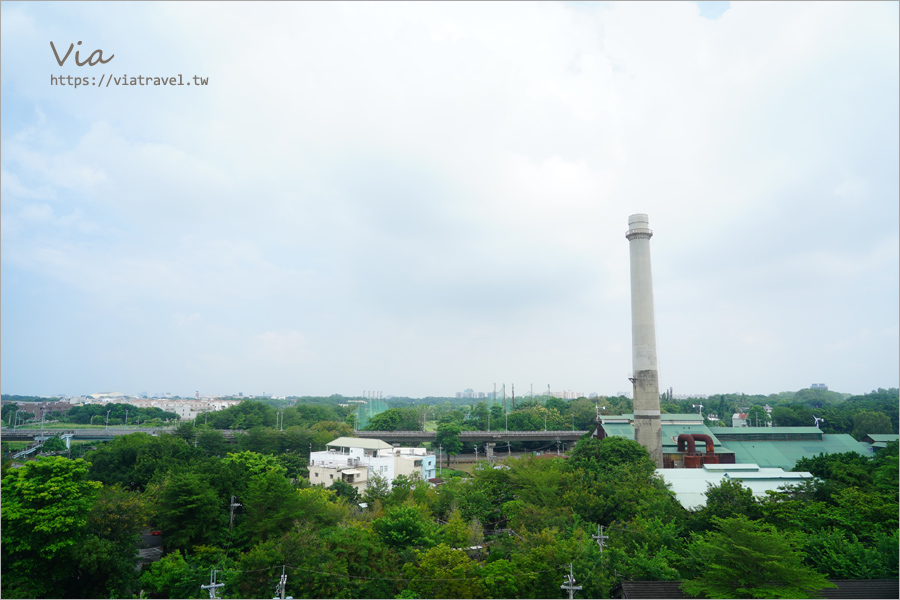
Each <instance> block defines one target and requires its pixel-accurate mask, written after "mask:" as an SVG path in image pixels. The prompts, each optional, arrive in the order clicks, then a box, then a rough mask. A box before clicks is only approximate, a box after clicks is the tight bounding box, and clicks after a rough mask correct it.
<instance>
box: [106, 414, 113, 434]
mask: <svg viewBox="0 0 900 600" xmlns="http://www.w3.org/2000/svg"><path fill="white" fill-rule="evenodd" d="M111 412H112V409H109V410H108V411H106V429H107V430H108V429H109V413H111Z"/></svg>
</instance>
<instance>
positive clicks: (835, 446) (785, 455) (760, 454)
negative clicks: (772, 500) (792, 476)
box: [728, 428, 867, 470]
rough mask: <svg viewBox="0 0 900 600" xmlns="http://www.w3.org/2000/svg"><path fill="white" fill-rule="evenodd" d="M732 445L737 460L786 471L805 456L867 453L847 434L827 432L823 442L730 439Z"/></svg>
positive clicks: (729, 445)
mask: <svg viewBox="0 0 900 600" xmlns="http://www.w3.org/2000/svg"><path fill="white" fill-rule="evenodd" d="M813 429H815V428H813ZM728 447H729V448H730V449H731V450H732V451H734V458H735V462H740V463H756V464H758V465H759V466H760V467H780V468H782V469H785V470H790V469H793V468H794V465H795V464H797V461H798V460H800V459H801V458H811V457H813V456H816V455H817V454H820V453H825V454H836V453H840V452H858V453H859V454H862V455H864V456H867V454H866V452H865V450H864V449H863V446H861V445H860V443H859V442H857V441H856V440H854V439H853V438H852V437H851V436H850V435H848V434H846V433H841V434H828V433H826V434H823V435H822V441H814V440H803V441H802V442H796V441H793V442H792V441H779V442H771V441H767V440H754V441H746V442H741V441H734V440H728Z"/></svg>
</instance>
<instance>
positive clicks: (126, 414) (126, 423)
mask: <svg viewBox="0 0 900 600" xmlns="http://www.w3.org/2000/svg"><path fill="white" fill-rule="evenodd" d="M125 427H128V409H127V408H126V409H125Z"/></svg>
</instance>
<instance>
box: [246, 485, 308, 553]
mask: <svg viewBox="0 0 900 600" xmlns="http://www.w3.org/2000/svg"><path fill="white" fill-rule="evenodd" d="M241 499H242V501H243V505H244V510H245V511H246V520H245V521H244V523H243V524H242V527H241V530H242V532H243V533H244V536H245V537H246V539H248V540H249V541H250V543H251V544H253V543H258V542H261V541H266V540H267V539H269V538H270V537H277V536H278V535H280V533H281V532H283V531H285V530H286V529H288V528H289V527H290V526H291V525H292V524H293V522H294V521H295V520H296V519H299V518H300V516H301V511H302V507H301V503H300V497H299V496H298V495H297V490H295V489H294V488H293V487H291V484H290V482H288V480H287V479H285V477H284V475H283V473H282V472H280V471H277V470H270V471H266V472H264V473H260V474H258V475H254V476H253V478H252V479H251V480H250V483H249V485H248V486H247V491H245V492H244V494H243V496H242V497H241Z"/></svg>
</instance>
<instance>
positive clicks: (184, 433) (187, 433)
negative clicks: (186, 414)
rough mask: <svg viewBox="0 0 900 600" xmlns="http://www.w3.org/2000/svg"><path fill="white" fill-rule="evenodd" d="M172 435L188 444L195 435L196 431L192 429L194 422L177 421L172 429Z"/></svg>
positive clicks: (191, 442) (192, 441)
mask: <svg viewBox="0 0 900 600" xmlns="http://www.w3.org/2000/svg"><path fill="white" fill-rule="evenodd" d="M172 435H174V436H175V437H178V438H181V439H183V440H184V441H185V442H187V443H188V444H193V443H194V438H195V437H196V436H197V432H196V430H195V429H194V424H193V423H191V422H190V421H185V422H184V423H179V424H178V427H176V428H175V430H174V431H172Z"/></svg>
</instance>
